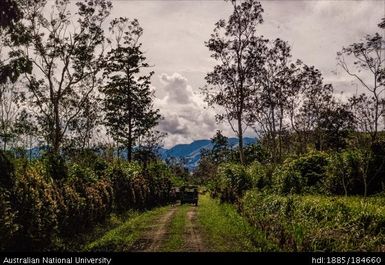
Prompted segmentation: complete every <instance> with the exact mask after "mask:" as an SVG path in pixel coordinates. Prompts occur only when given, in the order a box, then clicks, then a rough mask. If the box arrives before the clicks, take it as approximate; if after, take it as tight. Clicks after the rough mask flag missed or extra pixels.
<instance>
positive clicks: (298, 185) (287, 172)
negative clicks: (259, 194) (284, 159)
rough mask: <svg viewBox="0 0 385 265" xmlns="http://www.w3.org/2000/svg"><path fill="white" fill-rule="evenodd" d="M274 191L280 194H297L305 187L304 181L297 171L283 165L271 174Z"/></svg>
mask: <svg viewBox="0 0 385 265" xmlns="http://www.w3.org/2000/svg"><path fill="white" fill-rule="evenodd" d="M273 179H274V189H275V190H276V191H277V192H278V193H280V194H298V193H301V192H302V191H303V189H304V186H305V181H304V179H303V177H302V176H301V173H300V172H299V171H298V170H295V169H294V168H293V167H292V166H291V165H286V164H284V165H283V166H281V167H279V168H277V169H276V170H275V171H274V173H273Z"/></svg>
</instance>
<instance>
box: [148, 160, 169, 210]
mask: <svg viewBox="0 0 385 265" xmlns="http://www.w3.org/2000/svg"><path fill="white" fill-rule="evenodd" d="M145 173H146V179H147V181H148V183H149V189H150V194H151V198H150V201H149V203H150V204H151V205H160V204H163V203H166V202H169V201H170V200H171V198H170V194H171V193H170V192H171V188H172V183H171V179H172V177H173V175H172V173H171V170H170V169H169V168H168V167H167V165H166V164H165V163H163V162H159V161H156V162H152V163H150V164H149V165H148V166H147V169H146V172H145Z"/></svg>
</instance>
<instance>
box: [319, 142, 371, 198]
mask: <svg viewBox="0 0 385 265" xmlns="http://www.w3.org/2000/svg"><path fill="white" fill-rule="evenodd" d="M363 159H364V157H363V155H362V153H361V152H360V151H358V150H346V151H344V152H341V153H334V154H332V155H330V157H329V164H328V167H327V178H326V179H325V180H324V182H323V185H324V189H325V191H326V193H328V194H335V195H356V194H363V187H364V184H363V174H364V172H363V170H364V161H363Z"/></svg>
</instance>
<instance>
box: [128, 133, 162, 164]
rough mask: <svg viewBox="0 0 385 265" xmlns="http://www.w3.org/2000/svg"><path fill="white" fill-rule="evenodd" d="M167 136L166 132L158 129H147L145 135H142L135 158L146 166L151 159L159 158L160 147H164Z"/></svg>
mask: <svg viewBox="0 0 385 265" xmlns="http://www.w3.org/2000/svg"><path fill="white" fill-rule="evenodd" d="M165 137H166V133H163V132H159V131H156V130H151V131H147V133H146V134H145V135H142V136H140V137H139V139H138V146H137V148H136V149H135V151H134V155H133V157H134V158H135V160H137V161H140V162H141V163H142V164H143V165H144V167H146V166H147V165H148V163H149V162H150V161H155V160H157V159H159V149H160V148H161V147H162V145H163V139H164V138H165Z"/></svg>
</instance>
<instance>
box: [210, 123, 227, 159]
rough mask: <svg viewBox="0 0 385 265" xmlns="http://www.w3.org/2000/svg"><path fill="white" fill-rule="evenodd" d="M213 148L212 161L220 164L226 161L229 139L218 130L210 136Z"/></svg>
mask: <svg viewBox="0 0 385 265" xmlns="http://www.w3.org/2000/svg"><path fill="white" fill-rule="evenodd" d="M211 143H212V144H213V148H212V150H211V159H212V160H213V162H214V163H216V164H220V163H222V162H224V161H226V158H227V155H228V153H229V139H228V138H227V137H226V136H224V135H223V134H222V132H221V131H220V130H218V131H217V132H216V134H215V135H214V137H213V138H211Z"/></svg>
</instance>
